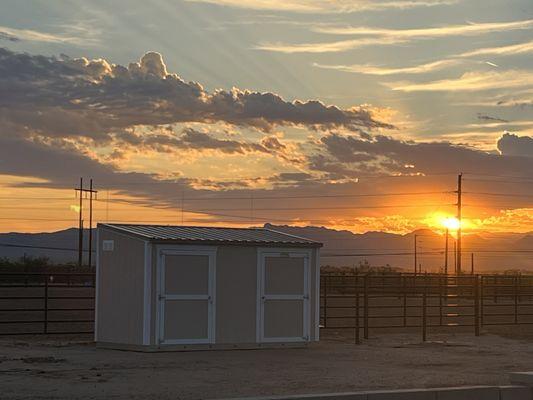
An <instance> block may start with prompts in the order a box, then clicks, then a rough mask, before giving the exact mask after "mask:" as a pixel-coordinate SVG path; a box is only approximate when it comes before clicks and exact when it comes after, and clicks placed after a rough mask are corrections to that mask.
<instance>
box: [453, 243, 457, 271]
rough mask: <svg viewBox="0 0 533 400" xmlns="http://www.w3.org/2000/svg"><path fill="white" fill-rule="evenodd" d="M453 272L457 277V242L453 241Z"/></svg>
mask: <svg viewBox="0 0 533 400" xmlns="http://www.w3.org/2000/svg"><path fill="white" fill-rule="evenodd" d="M453 271H454V273H455V274H456V275H457V240H454V241H453Z"/></svg>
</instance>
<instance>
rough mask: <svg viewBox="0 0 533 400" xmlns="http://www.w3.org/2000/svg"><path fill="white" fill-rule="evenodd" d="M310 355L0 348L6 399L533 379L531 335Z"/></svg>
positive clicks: (465, 337)
mask: <svg viewBox="0 0 533 400" xmlns="http://www.w3.org/2000/svg"><path fill="white" fill-rule="evenodd" d="M322 335H323V339H324V340H322V341H321V342H320V343H317V344H314V345H312V346H310V347H309V348H305V349H275V350H232V351H202V352H178V353H136V352H126V351H116V350H104V349H96V348H95V346H94V344H93V343H92V342H91V338H90V337H88V336H87V337H82V336H61V337H58V336H47V337H45V336H32V337H27V336H25V337H21V336H19V337H15V336H11V337H1V338H0V391H1V392H0V393H1V394H0V397H1V398H2V399H4V400H7V399H174V400H178V399H213V398H228V397H242V396H258V395H271V394H289V393H291V394H297V393H300V394H302V393H323V392H343V391H357V390H365V389H395V388H424V387H443V386H458V385H481V384H489V385H495V384H503V385H504V384H508V383H509V382H508V373H509V372H512V371H525V370H533V329H532V328H531V327H530V328H528V330H526V329H525V328H524V327H522V330H517V329H514V328H513V329H507V330H506V331H503V332H499V334H493V333H491V334H489V333H484V334H483V335H482V336H481V337H478V338H476V337H474V336H473V335H472V334H471V333H455V334H446V335H444V334H435V333H434V334H432V335H431V336H430V338H429V339H430V340H431V341H430V342H427V343H421V342H420V338H419V336H418V335H416V334H413V333H409V334H405V333H402V334H391V333H388V334H379V335H373V337H371V338H370V339H369V340H367V341H365V342H364V343H363V344H362V345H359V346H356V345H354V344H352V343H351V340H349V339H348V338H347V337H344V336H343V334H341V333H340V332H331V331H329V332H328V333H325V332H323V333H322Z"/></svg>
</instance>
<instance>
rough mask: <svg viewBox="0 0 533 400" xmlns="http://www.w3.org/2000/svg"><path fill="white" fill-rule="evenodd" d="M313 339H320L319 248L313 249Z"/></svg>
mask: <svg viewBox="0 0 533 400" xmlns="http://www.w3.org/2000/svg"><path fill="white" fill-rule="evenodd" d="M314 296H315V320H314V321H313V322H314V324H315V341H316V342H318V341H319V340H320V248H317V249H316V250H315V293H314Z"/></svg>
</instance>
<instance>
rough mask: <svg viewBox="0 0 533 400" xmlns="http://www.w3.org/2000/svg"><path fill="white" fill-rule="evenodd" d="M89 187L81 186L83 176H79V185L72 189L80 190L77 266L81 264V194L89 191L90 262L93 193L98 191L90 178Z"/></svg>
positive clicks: (90, 256) (90, 260)
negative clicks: (94, 188)
mask: <svg viewBox="0 0 533 400" xmlns="http://www.w3.org/2000/svg"><path fill="white" fill-rule="evenodd" d="M89 185H90V186H89V189H84V188H83V178H80V187H79V188H78V189H74V190H75V191H76V192H80V206H79V207H80V211H79V235H78V266H79V267H81V266H82V265H83V196H84V195H86V193H89V266H90V265H91V262H92V224H93V194H96V193H98V192H97V191H96V190H93V180H92V179H91V180H90V183H89Z"/></svg>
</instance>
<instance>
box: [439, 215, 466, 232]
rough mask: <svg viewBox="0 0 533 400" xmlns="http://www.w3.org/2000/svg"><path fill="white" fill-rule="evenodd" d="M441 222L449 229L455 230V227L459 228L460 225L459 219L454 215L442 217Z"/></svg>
mask: <svg viewBox="0 0 533 400" xmlns="http://www.w3.org/2000/svg"><path fill="white" fill-rule="evenodd" d="M441 224H442V225H443V226H444V227H445V228H447V229H449V230H451V231H456V230H457V229H459V228H460V227H461V221H459V220H458V219H457V218H455V217H447V218H444V219H443V220H442V221H441Z"/></svg>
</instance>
